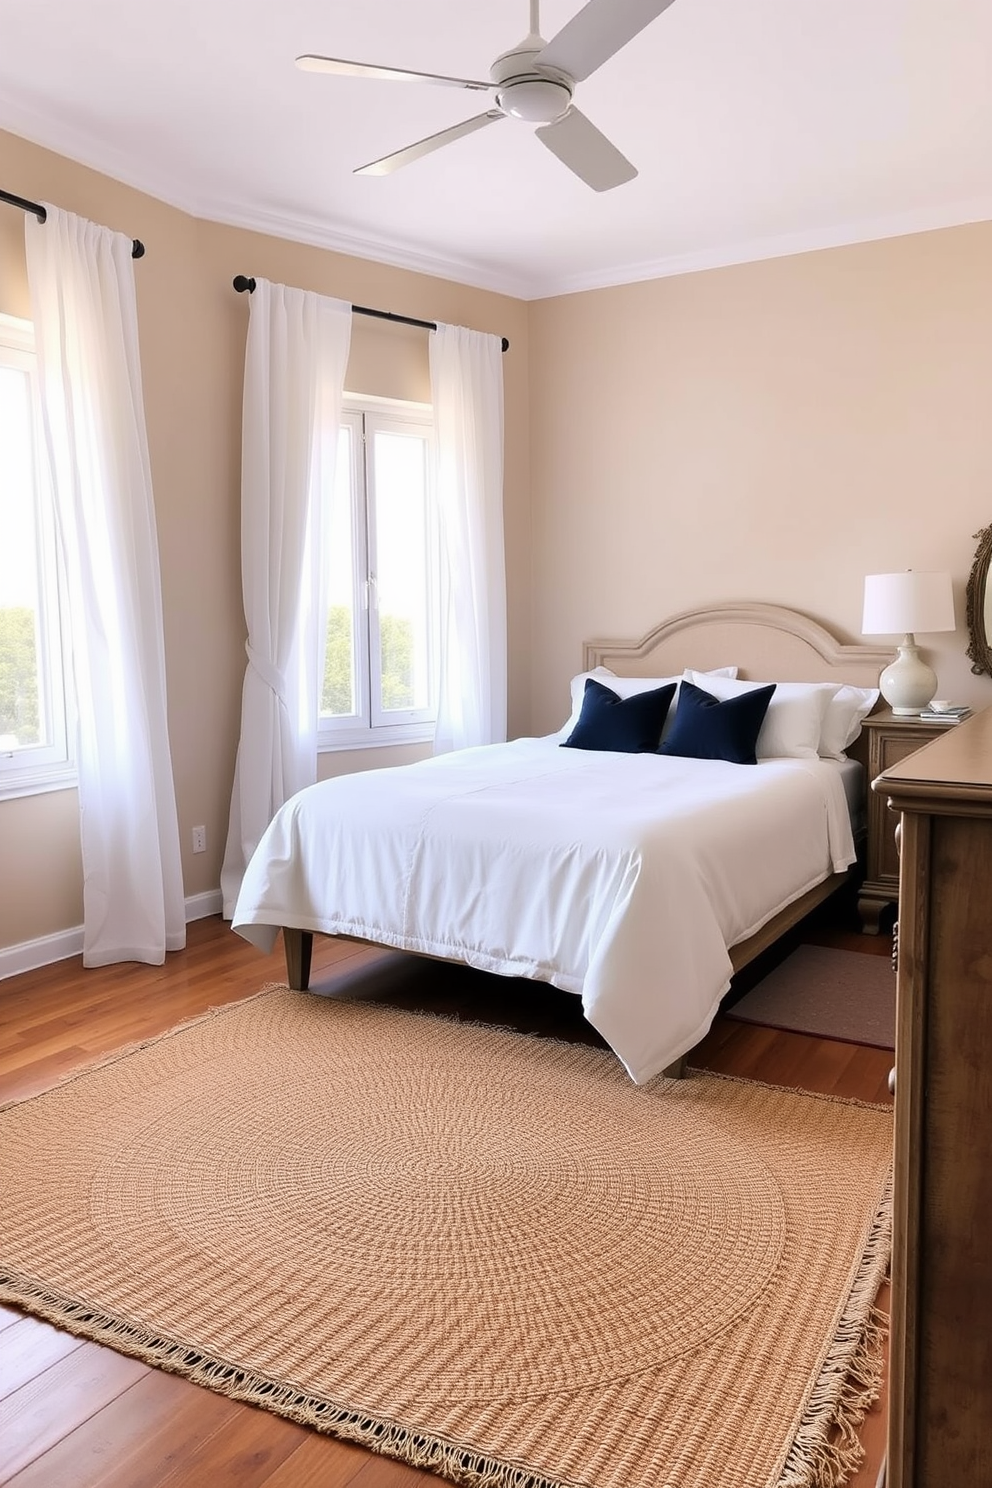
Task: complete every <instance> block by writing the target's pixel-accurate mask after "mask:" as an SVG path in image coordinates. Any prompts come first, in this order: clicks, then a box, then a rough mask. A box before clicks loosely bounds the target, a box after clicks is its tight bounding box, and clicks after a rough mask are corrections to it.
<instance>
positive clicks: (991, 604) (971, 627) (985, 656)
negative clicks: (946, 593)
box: [967, 527, 992, 677]
mask: <svg viewBox="0 0 992 1488" xmlns="http://www.w3.org/2000/svg"><path fill="white" fill-rule="evenodd" d="M975 538H976V539H977V542H978V547H977V548H976V550H975V561H974V563H973V564H972V565H971V573H970V575H969V576H968V591H967V597H968V655H969V656H970V657H971V670H972V671H973V672H975V673H977V674H979V675H980V674H981V673H982V672H985V673H987V675H988V676H990V677H992V586H990V584H989V564H990V562H992V527H983V528H982V530H981V532H976V533H975Z"/></svg>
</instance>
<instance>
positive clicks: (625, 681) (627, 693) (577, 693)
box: [558, 666, 737, 739]
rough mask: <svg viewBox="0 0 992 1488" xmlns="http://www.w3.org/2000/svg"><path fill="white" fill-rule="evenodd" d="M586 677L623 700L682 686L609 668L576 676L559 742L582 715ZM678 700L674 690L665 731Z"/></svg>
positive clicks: (727, 670)
mask: <svg viewBox="0 0 992 1488" xmlns="http://www.w3.org/2000/svg"><path fill="white" fill-rule="evenodd" d="M699 675H700V676H701V677H736V676H737V668H736V667H718V668H717V670H716V671H715V672H700V673H699ZM589 677H593V678H594V679H595V680H596V681H597V682H602V684H603V686H604V687H609V688H611V689H612V691H613V692H615V693H616V695H617V697H622V698H629V697H636V696H637V694H638V693H639V692H652V691H653V690H654V689H655V688H656V687H664V686H665V685H666V684H667V683H669V682H675V683H678V684H679V685H681V682H682V678H681V676H680V675H676V676H674V677H618V676H617V674H616V672H611V671H610V669H609V667H604V666H598V667H593V669H592V671H591V672H579V674H578V676H577V677H573V678H572V681H571V690H572V711H571V713H570V714H569V716H568V721H567V722H566V723H565V724H564V725H563V726H562V727H561V728H560V729H559V730H558V738H559V739H567V738H568V736H569V734H570V733H571V732H572V730H573V729H574V727H575V725H576V724H577V723H578V721H579V714H580V713H581V712H582V699H583V697H584V695H585V690H586V680H587V678H589ZM678 700H679V694H678V687H676V690H675V696H674V697H673V698H672V701H671V706H670V707H669V709H668V715H667V717H666V719H665V730H666V731H667V729H668V728H669V726H670V725H671V721H672V719H673V718H674V717H675V708H676V705H677V703H678ZM662 738H664V733H662Z"/></svg>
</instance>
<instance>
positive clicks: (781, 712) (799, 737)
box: [684, 672, 839, 760]
mask: <svg viewBox="0 0 992 1488" xmlns="http://www.w3.org/2000/svg"><path fill="white" fill-rule="evenodd" d="M684 675H685V677H686V678H687V680H688V681H690V682H694V683H695V685H696V686H697V687H701V688H702V689H703V691H704V692H708V693H709V694H710V696H711V697H715V698H720V699H721V701H722V700H724V699H725V698H732V697H740V695H741V693H744V692H753V691H754V689H755V688H756V687H767V686H768V685H769V684H768V683H767V682H737V681H734V682H728V681H725V680H724V679H723V678H722V677H717V678H713V677H712V676H710V675H708V674H707V673H706V672H686V673H684ZM838 690H839V689H838V686H837V684H836V683H834V682H779V683H777V684H776V687H775V691H774V692H773V693H772V697H771V702H770V703H769V704H768V711H767V713H766V714H765V721H764V723H763V724H762V725H761V732H760V733H759V735H758V742H757V744H756V745H755V750H754V752H755V756H756V758H758V759H759V760H761V759H816V758H817V756H818V754H819V752H820V735H821V733H822V730H823V720H824V718H825V716H826V711H827V707H828V705H829V703H830V701H831V699H832V698H834V697H835V696H836V694H837V692H838Z"/></svg>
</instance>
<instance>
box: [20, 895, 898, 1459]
mask: <svg viewBox="0 0 992 1488" xmlns="http://www.w3.org/2000/svg"><path fill="white" fill-rule="evenodd" d="M188 930H189V934H188V944H187V948H186V949H185V950H184V951H182V952H178V953H176V954H173V955H171V956H170V957H169V958H168V960H167V962H166V964H165V966H161V967H144V966H136V965H133V964H128V965H123V966H113V967H108V968H104V969H102V970H100V971H83V970H82V968H81V965H80V963H79V961H78V960H73V961H63V962H60V963H58V964H57V965H55V966H50V967H46V968H43V969H41V970H39V971H34V972H28V973H25V974H24V975H21V976H17V977H11V978H8V979H7V980H6V981H4V982H0V1104H2V1103H4V1102H6V1101H10V1100H18V1099H21V1098H23V1097H25V1096H28V1095H31V1094H34V1093H36V1092H39V1091H41V1090H45V1089H47V1088H48V1087H50V1086H51V1085H52V1084H54V1083H56V1082H57V1081H58V1080H59V1078H60V1077H61V1076H63V1075H64V1074H66V1073H67V1072H68V1071H69V1070H71V1069H73V1068H75V1067H78V1066H79V1065H81V1064H85V1063H87V1062H89V1061H91V1060H92V1059H94V1058H95V1057H96V1056H98V1055H100V1054H102V1053H105V1052H109V1051H111V1050H113V1049H117V1048H120V1047H121V1046H123V1045H125V1044H128V1043H131V1042H134V1041H140V1040H142V1039H145V1038H149V1037H153V1036H154V1035H156V1034H158V1033H161V1032H163V1031H164V1030H166V1029H167V1028H170V1027H172V1026H173V1025H174V1024H176V1023H177V1022H180V1021H181V1020H183V1019H184V1018H188V1017H191V1016H194V1015H195V1014H197V1013H199V1012H201V1011H203V1010H204V1009H205V1008H207V1007H210V1006H217V1005H219V1004H222V1003H225V1002H229V1001H233V1000H236V999H238V998H241V997H245V996H248V995H250V994H251V993H253V992H255V991H257V990H258V989H259V988H260V987H261V986H263V985H264V984H265V983H266V982H270V981H274V982H278V981H283V980H284V979H285V968H284V965H283V960H282V954H281V948H277V950H276V951H275V952H273V954H272V955H271V956H263V955H261V954H260V953H259V952H258V951H255V950H253V949H252V948H251V947H250V946H248V945H247V944H246V943H245V942H244V941H243V940H241V939H240V938H239V937H238V936H236V935H234V934H233V933H232V931H231V930H230V928H229V926H227V925H226V924H224V923H223V922H222V921H221V920H219V919H208V920H200V921H197V922H194V923H193V924H191V925H190V926H189V927H188ZM798 938H802V939H805V940H807V941H812V942H815V943H818V944H825V945H834V946H841V947H845V948H848V949H854V950H857V951H861V952H864V953H866V954H882V955H887V954H888V953H889V950H890V946H891V941H890V939H889V937H887V936H884V935H883V936H878V937H868V936H861V935H859V934H858V933H857V932H856V930H855V929H853V928H852V927H851V925H850V923H849V921H848V919H847V918H846V917H843V916H842V917H841V918H839V919H838V918H837V915H836V912H833V913H827V914H824V913H822V912H821V913H820V914H819V915H817V916H816V917H814V918H813V919H811V920H810V921H809V922H807V924H806V925H805V926H804V927H803V931H802V934H801V936H800V937H794V939H798ZM332 983H333V984H334V985H335V986H340V987H342V988H344V987H347V988H348V990H349V992H350V993H351V994H352V995H357V994H358V993H359V992H360V993H361V995H367V996H374V997H383V998H386V999H389V1000H395V1001H398V1002H400V1003H401V1004H402V1005H404V1006H425V1007H431V1008H433V1009H434V1010H436V1011H439V1012H450V1013H456V1012H458V1011H459V1009H461V1011H462V1012H463V1013H464V1012H465V1009H466V1007H469V1008H470V1009H471V1014H470V1015H471V1016H472V1017H473V1018H476V1019H482V1018H489V1019H492V1021H495V1022H500V1023H504V1024H506V1023H510V1024H513V1025H515V1026H517V1027H520V1028H521V1029H523V1030H525V1031H530V1032H535V1033H548V1034H554V1035H555V1036H556V1037H559V1038H561V1037H565V1038H575V1039H582V1040H586V1041H589V1042H593V1043H598V1042H600V1040H599V1038H598V1036H597V1035H596V1034H595V1032H594V1031H593V1030H592V1029H591V1028H590V1027H589V1025H588V1024H586V1023H585V1022H584V1020H583V1019H582V1016H581V1011H580V1009H579V1004H578V1000H577V999H576V998H574V997H572V996H570V995H569V994H567V993H557V992H555V990H554V989H553V988H548V987H543V988H541V989H540V992H541V995H540V997H535V995H534V989H533V988H532V987H530V986H528V985H527V984H518V983H514V982H508V981H505V980H503V979H500V978H494V977H488V976H484V975H483V974H481V973H473V972H470V971H465V970H464V969H461V968H457V967H452V966H447V965H440V964H438V963H434V962H428V961H422V960H417V959H415V958H410V957H404V956H400V955H397V954H394V953H391V952H378V951H372V950H369V949H368V948H365V947H360V946H358V945H353V944H349V943H347V942H335V941H331V940H326V939H321V938H319V937H318V938H317V939H316V941H315V945H314V963H313V975H312V979H311V985H312V986H314V987H325V986H329V985H331V984H332ZM690 1062H691V1063H692V1064H694V1065H697V1066H699V1067H703V1068H708V1069H714V1070H719V1071H723V1072H726V1073H732V1074H738V1075H743V1076H746V1077H748V1078H751V1079H755V1080H763V1081H769V1082H771V1083H774V1084H777V1085H788V1086H795V1087H798V1088H802V1089H806V1090H815V1091H821V1092H823V1093H826V1094H836V1095H841V1096H848V1097H855V1098H858V1099H862V1100H869V1101H885V1102H887V1101H888V1100H889V1094H888V1086H887V1079H888V1072H889V1068H890V1065H891V1063H892V1056H891V1054H890V1053H888V1052H887V1051H885V1050H880V1049H870V1048H865V1047H862V1046H859V1045H854V1044H842V1043H833V1042H827V1041H825V1040H821V1039H814V1038H809V1037H806V1036H804V1035H801V1034H794V1033H781V1032H777V1031H775V1030H773V1029H767V1028H760V1027H757V1026H755V1025H751V1024H746V1023H737V1022H734V1021H732V1020H730V1019H726V1018H718V1019H717V1020H716V1022H715V1024H714V1026H713V1028H712V1030H711V1032H710V1034H709V1035H708V1037H707V1038H706V1040H705V1041H704V1043H703V1044H702V1045H701V1046H700V1047H699V1049H698V1050H696V1051H694V1052H693V1054H692V1056H691V1059H690ZM884 1301H885V1299H884V1297H883V1298H881V1299H880V1303H881V1304H882V1305H884ZM884 1438H885V1411H884V1398H883V1400H882V1401H881V1402H880V1404H879V1406H878V1408H876V1409H875V1410H873V1411H872V1412H871V1413H870V1414H869V1416H868V1417H867V1419H866V1421H865V1425H864V1427H863V1429H862V1440H863V1442H864V1444H865V1448H866V1454H867V1455H866V1460H865V1463H864V1464H863V1466H862V1468H861V1470H860V1471H859V1473H858V1474H857V1476H856V1477H855V1478H853V1479H852V1480H851V1483H850V1485H849V1488H874V1485H875V1483H876V1480H877V1477H878V1472H879V1467H880V1464H881V1461H882V1457H883V1453H884ZM438 1481H439V1480H438V1479H437V1478H435V1477H434V1476H433V1475H431V1474H429V1473H424V1472H419V1471H417V1470H416V1469H414V1468H410V1467H406V1466H404V1465H403V1464H401V1463H398V1462H395V1461H392V1460H391V1459H389V1458H384V1457H379V1456H376V1455H374V1454H371V1453H368V1452H365V1451H363V1450H361V1449H360V1448H358V1447H354V1446H351V1445H348V1444H346V1443H343V1442H338V1441H335V1440H334V1439H333V1438H330V1437H325V1436H321V1435H318V1434H316V1433H314V1432H311V1431H308V1430H306V1429H305V1428H303V1427H300V1426H296V1425H294V1424H293V1423H292V1422H290V1421H286V1420H284V1419H282V1418H281V1417H278V1416H274V1415H270V1414H269V1413H268V1412H266V1411H262V1410H257V1409H254V1408H251V1407H248V1406H243V1405H239V1404H238V1403H236V1402H234V1401H230V1400H227V1399H225V1398H224V1397H223V1396H220V1395H216V1394H214V1393H212V1392H211V1391H208V1390H205V1389H202V1388H200V1387H198V1386H196V1385H192V1384H189V1383H188V1382H187V1381H185V1380H183V1379H181V1378H179V1377H178V1376H176V1375H170V1374H165V1373H162V1372H160V1371H158V1370H154V1369H151V1368H149V1367H148V1366H147V1365H145V1364H142V1363H140V1362H137V1361H135V1360H132V1359H128V1358H125V1357H124V1356H123V1355H120V1354H116V1353H113V1352H112V1351H111V1350H109V1349H106V1348H103V1347H100V1346H99V1345H97V1344H93V1343H89V1342H86V1341H83V1340H82V1339H78V1338H75V1337H73V1336H72V1335H70V1334H67V1333H61V1332H59V1331H58V1330H57V1329H55V1328H53V1327H50V1326H49V1325H48V1324H47V1323H43V1322H39V1321H36V1320H35V1319H33V1318H30V1317H26V1316H23V1315H22V1314H20V1313H18V1312H17V1311H15V1310H14V1309H12V1308H2V1307H0V1484H9V1485H13V1488H235V1485H236V1488H346V1485H347V1488H415V1485H420V1488H427V1485H430V1484H436V1483H437V1482H438Z"/></svg>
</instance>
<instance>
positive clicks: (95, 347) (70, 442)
mask: <svg viewBox="0 0 992 1488" xmlns="http://www.w3.org/2000/svg"><path fill="white" fill-rule="evenodd" d="M45 205H46V211H47V214H48V215H47V220H46V222H44V223H40V222H38V221H37V219H36V218H34V217H32V216H28V217H26V218H25V242H26V248H27V264H28V284H29V289H30V295H31V312H32V318H33V320H34V325H35V337H36V346H37V356H38V369H39V383H40V388H41V403H42V421H43V426H44V432H45V442H46V447H47V453H48V459H49V462H50V466H51V473H52V484H53V489H54V491H55V506H56V517H57V523H58V529H59V535H60V542H61V548H62V554H63V558H64V562H65V570H66V580H67V589H68V595H69V612H70V625H71V632H72V667H73V672H74V677H75V688H76V702H77V709H78V736H79V737H78V768H79V806H80V822H81V837H82V853H83V964H84V965H85V966H105V965H107V964H109V963H111V962H115V961H144V962H149V963H151V964H152V965H160V964H161V962H162V961H164V960H165V953H166V951H171V950H179V949H180V948H181V947H182V946H184V945H185V943H186V915H185V907H184V902H183V882H182V866H181V861H180V854H179V830H178V823H177V817H176V799H175V788H174V784H173V777H172V761H171V757H170V754H169V734H168V719H167V715H166V691H165V645H164V638H163V630H162V595H161V580H160V574H159V559H158V538H157V534H156V529H155V510H154V505H153V501H152V482H151V470H150V466H149V461H148V442H147V437H146V432H145V415H144V403H143V399H142V391H141V366H140V360H139V352H138V321H137V311H136V306H135V293H134V267H133V263H132V258H131V239H130V238H125V237H123V236H122V235H121V234H120V233H114V232H111V231H110V230H109V229H107V228H104V227H98V226H97V225H96V224H94V223H92V222H87V221H86V220H85V219H83V218H80V217H75V216H73V215H72V214H71V213H69V212H62V211H60V210H59V209H58V208H56V207H51V206H48V205H47V203H46V204H45Z"/></svg>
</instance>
